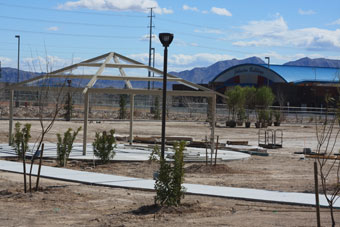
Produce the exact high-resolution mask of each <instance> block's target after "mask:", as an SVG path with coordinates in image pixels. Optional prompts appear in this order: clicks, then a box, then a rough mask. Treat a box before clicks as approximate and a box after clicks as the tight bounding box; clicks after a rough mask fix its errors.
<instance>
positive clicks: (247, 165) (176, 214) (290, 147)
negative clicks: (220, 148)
mask: <svg viewBox="0 0 340 227" xmlns="http://www.w3.org/2000/svg"><path fill="white" fill-rule="evenodd" d="M22 123H26V122H25V121H23V122H22ZM29 123H31V124H32V135H33V136H32V137H33V138H32V140H31V141H34V140H35V138H36V137H37V136H38V135H39V132H40V131H39V122H38V121H30V122H29ZM79 126H82V123H81V122H63V121H57V122H55V125H54V127H53V128H52V130H51V131H50V133H49V134H48V135H47V137H46V141H49V142H56V136H55V134H56V133H63V132H65V131H66V129H67V128H69V127H71V128H74V129H75V128H76V127H79ZM113 128H114V129H115V130H116V133H117V134H119V135H128V132H129V124H128V121H114V122H113V121H108V122H101V123H92V124H89V140H88V142H92V140H93V138H94V134H95V132H96V131H102V130H110V129H113ZM273 128H274V127H273ZM279 128H280V129H282V130H283V133H284V140H283V148H281V149H276V150H269V151H268V152H269V154H270V156H268V157H262V156H252V157H251V158H249V159H246V160H239V161H232V162H224V163H219V164H218V166H217V167H216V168H210V167H206V166H205V164H204V163H188V164H186V165H185V169H186V171H185V172H186V174H185V182H186V183H199V184H208V185H223V186H231V187H244V188H258V189H268V190H279V191H294V192H313V191H314V179H313V160H309V159H304V158H303V156H302V155H295V154H294V152H295V151H302V148H304V147H309V148H312V150H314V149H315V148H316V146H317V142H316V134H315V126H314V125H313V124H310V125H294V124H287V125H283V126H281V127H279ZM274 129H275V128H274ZM160 131H161V123H160V122H159V121H137V122H135V124H134V134H135V135H139V136H152V135H155V136H157V135H160ZM7 133H8V121H0V142H1V143H7V142H8V135H7ZM209 133H210V129H209V127H208V124H207V123H204V122H169V123H167V135H168V136H175V135H176V136H191V137H194V139H196V140H202V139H204V137H205V136H206V135H209ZM215 135H219V136H220V141H221V142H226V140H247V141H249V144H251V145H257V138H258V129H255V128H253V127H252V128H250V129H246V128H234V129H231V128H225V127H222V126H221V127H217V128H216V132H215ZM81 139H82V134H81V133H80V135H78V138H77V142H81V141H82V140H81ZM46 164H48V165H52V166H53V165H56V164H55V163H50V162H49V163H46ZM69 168H74V169H81V170H86V171H96V172H105V173H112V174H116V175H124V176H133V177H140V178H151V177H152V173H153V171H154V170H156V169H158V164H156V163H153V164H150V163H148V162H112V163H110V164H106V165H98V166H96V167H95V168H93V166H92V164H91V163H86V162H80V161H71V162H69ZM41 186H42V189H41V191H39V192H37V193H32V195H30V194H29V193H28V194H24V193H23V184H22V180H21V175H18V174H10V173H5V172H0V204H1V206H0V226H40V225H41V226H42V225H44V226H46V225H48V226H62V225H63V226H64V225H77V226H137V225H138V226H166V225H167V226H168V225H172V226H314V225H316V218H315V213H314V212H313V211H314V208H311V207H302V206H290V205H280V204H269V203H260V202H249V201H241V200H232V199H224V198H213V197H204V196H192V195H186V196H185V199H184V200H183V204H184V205H183V206H181V207H177V208H162V209H160V210H159V209H158V208H157V207H154V208H152V207H151V208H152V209H151V208H150V207H148V209H142V208H141V207H142V206H150V205H152V204H153V196H154V195H155V193H154V192H146V191H136V190H127V189H117V188H106V187H95V186H88V185H80V184H72V183H65V182H57V181H52V180H47V179H42V182H41ZM18 208H19V209H20V208H22V209H20V210H19V209H18ZM146 211H148V212H149V213H147V212H146ZM321 216H322V224H323V226H330V224H331V223H330V219H329V213H328V212H327V210H326V209H323V211H322V212H321ZM335 218H336V220H337V222H339V223H340V213H339V212H338V211H337V212H336V213H335Z"/></svg>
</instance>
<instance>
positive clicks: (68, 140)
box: [57, 127, 81, 166]
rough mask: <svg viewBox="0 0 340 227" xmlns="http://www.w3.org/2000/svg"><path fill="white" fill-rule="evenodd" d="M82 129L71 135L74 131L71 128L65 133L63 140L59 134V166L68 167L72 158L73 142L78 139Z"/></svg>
mask: <svg viewBox="0 0 340 227" xmlns="http://www.w3.org/2000/svg"><path fill="white" fill-rule="evenodd" d="M80 130H81V127H79V128H78V129H77V130H76V131H74V132H73V134H71V132H72V129H71V128H69V129H68V130H67V131H66V132H65V133H64V137H63V138H61V135H60V134H59V133H57V139H58V142H57V162H58V165H59V166H66V165H67V160H68V158H69V156H70V153H71V151H72V148H73V142H74V140H75V139H76V137H77V135H78V133H79V131H80Z"/></svg>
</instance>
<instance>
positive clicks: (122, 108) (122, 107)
mask: <svg viewBox="0 0 340 227" xmlns="http://www.w3.org/2000/svg"><path fill="white" fill-rule="evenodd" d="M125 118H126V95H120V96H119V119H125Z"/></svg>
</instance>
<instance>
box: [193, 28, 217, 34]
mask: <svg viewBox="0 0 340 227" xmlns="http://www.w3.org/2000/svg"><path fill="white" fill-rule="evenodd" d="M194 32H197V33H206V34H223V32H222V30H219V29H208V28H204V29H195V30H194Z"/></svg>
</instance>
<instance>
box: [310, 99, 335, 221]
mask: <svg viewBox="0 0 340 227" xmlns="http://www.w3.org/2000/svg"><path fill="white" fill-rule="evenodd" d="M329 101H330V100H327V99H326V102H327V103H328V102H329ZM338 110H339V109H338ZM324 116H325V117H324V120H323V123H322V124H321V125H320V124H318V123H317V122H316V137H317V148H316V153H317V156H316V161H317V164H318V172H319V177H320V182H321V188H322V193H323V194H324V196H325V198H326V201H327V203H328V206H329V211H330V216H331V221H332V226H335V218H334V204H335V202H336V201H337V200H338V199H339V192H340V159H339V158H338V157H337V156H335V155H334V154H335V152H336V151H338V152H339V150H338V149H339V148H338V147H337V145H338V143H337V140H338V136H339V133H340V129H339V127H338V126H337V124H338V122H339V115H330V114H329V112H328V108H327V111H326V113H325V115H324Z"/></svg>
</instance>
